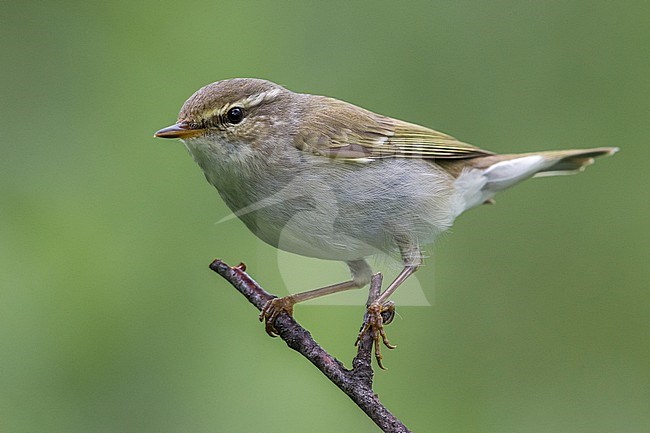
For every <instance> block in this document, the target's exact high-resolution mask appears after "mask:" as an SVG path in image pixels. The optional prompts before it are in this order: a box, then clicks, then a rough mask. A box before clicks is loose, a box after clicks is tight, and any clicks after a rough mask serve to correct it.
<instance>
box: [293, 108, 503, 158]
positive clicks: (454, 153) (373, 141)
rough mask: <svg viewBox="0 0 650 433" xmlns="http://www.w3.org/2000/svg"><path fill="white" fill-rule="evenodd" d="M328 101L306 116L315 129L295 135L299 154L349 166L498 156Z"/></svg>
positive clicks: (446, 137) (405, 124)
mask: <svg viewBox="0 0 650 433" xmlns="http://www.w3.org/2000/svg"><path fill="white" fill-rule="evenodd" d="M323 98H324V97H323ZM325 99H327V101H323V102H321V103H320V104H319V103H318V100H316V101H314V102H315V104H314V106H312V107H309V109H308V110H306V112H305V113H303V116H304V117H305V119H304V120H305V122H303V123H302V124H303V125H310V128H309V129H308V130H307V129H306V128H303V129H302V130H299V131H297V133H296V134H295V135H294V143H295V146H296V147H297V148H298V149H300V150H304V151H308V152H312V153H314V154H318V155H323V156H327V157H330V158H340V159H347V160H355V159H356V160H359V159H368V158H421V159H433V158H443V159H462V158H471V157H475V156H484V155H492V154H493V153H492V152H489V151H486V150H483V149H480V148H478V147H476V146H472V145H470V144H467V143H463V142H461V141H458V140H457V139H455V138H454V137H452V136H450V135H447V134H444V133H442V132H438V131H434V130H432V129H429V128H425V127H423V126H419V125H415V124H412V123H408V122H403V121H401V120H396V119H392V118H390V117H385V116H380V115H378V114H375V113H372V112H370V111H367V110H364V109H362V108H359V107H356V106H353V105H351V104H348V103H346V102H342V101H338V100H335V99H330V98H325Z"/></svg>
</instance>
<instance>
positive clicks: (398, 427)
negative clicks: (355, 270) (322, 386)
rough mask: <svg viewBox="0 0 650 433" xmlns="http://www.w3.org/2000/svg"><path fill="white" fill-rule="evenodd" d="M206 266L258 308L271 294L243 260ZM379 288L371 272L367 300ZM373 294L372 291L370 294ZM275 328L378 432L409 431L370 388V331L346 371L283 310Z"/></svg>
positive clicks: (399, 432)
mask: <svg viewBox="0 0 650 433" xmlns="http://www.w3.org/2000/svg"><path fill="white" fill-rule="evenodd" d="M210 269H212V270H213V271H215V272H216V273H218V274H219V275H221V276H222V277H223V278H225V279H226V280H227V281H228V282H229V283H230V284H232V286H233V287H234V288H235V289H237V290H238V291H239V292H240V293H241V294H242V295H244V297H245V298H246V299H248V301H249V302H250V303H251V304H253V305H254V306H255V308H257V309H258V310H261V309H262V307H263V306H264V305H265V304H266V302H267V301H269V300H270V299H272V298H274V297H275V296H273V295H271V294H269V293H267V292H266V291H265V290H264V289H262V288H261V287H260V286H259V285H258V284H257V283H256V282H255V281H254V280H253V279H252V278H251V277H249V276H248V274H247V273H246V272H245V270H246V267H245V266H244V264H243V263H242V264H239V265H238V266H233V267H230V266H228V265H226V264H225V263H224V262H222V261H221V260H215V261H213V262H212V263H211V264H210ZM380 287H381V275H379V274H377V275H374V276H373V279H372V283H371V295H370V297H369V301H371V300H372V299H374V297H376V294H377V293H379V290H380ZM373 293H374V294H375V296H374V297H373ZM275 328H276V329H277V331H278V335H279V336H280V338H281V339H282V340H284V342H285V343H287V346H289V347H290V348H292V349H293V350H295V351H296V352H298V353H300V354H301V355H302V356H304V357H305V358H307V359H308V360H309V361H310V362H311V363H312V364H314V366H316V368H318V369H319V370H320V371H321V372H322V373H323V374H324V375H325V376H326V377H327V378H328V379H329V380H330V381H332V383H334V384H335V385H336V386H338V387H339V389H341V391H343V392H344V393H345V394H346V395H347V396H348V397H350V398H351V399H352V401H354V402H355V403H356V405H357V406H359V408H360V409H361V410H362V411H364V412H365V413H366V415H368V417H369V418H370V419H371V420H372V421H373V422H374V423H375V424H377V426H379V428H380V429H381V430H382V431H384V432H396V433H404V432H409V430H408V429H407V428H406V426H404V424H402V422H401V421H399V420H398V419H397V418H395V416H393V414H391V413H390V412H389V411H388V409H386V408H385V407H384V406H383V405H382V404H381V402H380V401H379V398H378V397H377V396H376V395H375V393H374V392H373V390H372V376H373V371H372V365H371V359H372V353H371V352H372V343H373V340H372V336H371V335H370V333H366V334H364V335H363V336H362V337H361V339H360V341H359V343H358V348H357V355H356V356H355V357H354V359H353V360H352V369H351V370H349V369H346V368H345V367H344V366H343V364H342V363H341V362H340V361H339V360H337V359H336V358H334V357H333V356H332V355H330V354H329V353H327V352H326V351H325V350H324V349H323V348H322V347H321V346H320V345H318V343H316V341H314V339H313V338H312V337H311V334H310V333H309V332H308V331H307V330H306V329H304V328H303V327H302V326H300V325H299V324H298V323H297V322H296V321H295V320H294V319H293V318H292V317H290V316H289V315H287V314H286V313H281V314H280V315H279V316H278V317H277V319H276V320H275Z"/></svg>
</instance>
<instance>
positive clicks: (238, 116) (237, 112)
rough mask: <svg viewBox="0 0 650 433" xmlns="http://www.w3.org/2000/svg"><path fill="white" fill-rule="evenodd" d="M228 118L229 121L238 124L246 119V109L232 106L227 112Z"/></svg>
mask: <svg viewBox="0 0 650 433" xmlns="http://www.w3.org/2000/svg"><path fill="white" fill-rule="evenodd" d="M226 118H227V119H228V122H230V123H233V124H237V123H239V122H241V121H242V120H244V110H242V109H241V108H239V107H232V108H231V109H230V110H228V112H227V113H226Z"/></svg>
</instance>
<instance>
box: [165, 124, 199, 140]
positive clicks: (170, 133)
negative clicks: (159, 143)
mask: <svg viewBox="0 0 650 433" xmlns="http://www.w3.org/2000/svg"><path fill="white" fill-rule="evenodd" d="M201 134H203V129H192V128H190V125H188V124H187V123H185V122H179V123H175V124H173V125H172V126H168V127H167V128H163V129H161V130H160V131H156V133H155V134H154V135H153V136H154V137H156V138H180V139H185V138H191V137H196V136H197V135H201Z"/></svg>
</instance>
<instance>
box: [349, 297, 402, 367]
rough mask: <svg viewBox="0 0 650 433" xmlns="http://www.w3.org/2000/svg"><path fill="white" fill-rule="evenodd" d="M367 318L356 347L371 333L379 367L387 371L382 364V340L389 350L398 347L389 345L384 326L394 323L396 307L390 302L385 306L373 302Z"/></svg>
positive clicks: (369, 306)
mask: <svg viewBox="0 0 650 433" xmlns="http://www.w3.org/2000/svg"><path fill="white" fill-rule="evenodd" d="M365 316H366V317H365V320H364V321H363V326H362V327H361V331H359V335H358V336H357V341H356V342H355V343H354V345H355V346H356V345H358V344H359V341H361V338H362V337H363V336H364V335H365V334H366V333H370V335H371V336H372V342H373V344H374V346H375V359H376V360H377V365H379V368H381V369H382V370H385V368H384V366H383V365H382V363H381V359H382V356H381V345H380V339H381V343H383V344H384V346H386V347H388V348H389V349H394V348H396V347H397V346H394V345H392V344H390V343H389V341H388V338H387V337H386V333H385V332H384V325H388V324H389V323H390V322H392V321H393V318H394V317H395V305H394V304H393V303H392V302H390V301H389V302H387V303H385V304H383V305H382V304H379V303H377V302H373V303H371V304H370V305H368V309H367V310H366V315H365Z"/></svg>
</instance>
